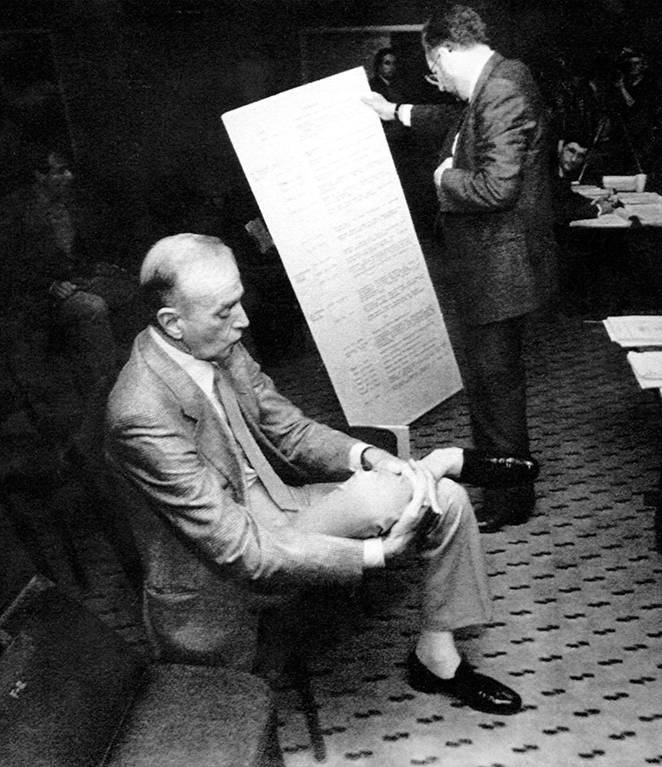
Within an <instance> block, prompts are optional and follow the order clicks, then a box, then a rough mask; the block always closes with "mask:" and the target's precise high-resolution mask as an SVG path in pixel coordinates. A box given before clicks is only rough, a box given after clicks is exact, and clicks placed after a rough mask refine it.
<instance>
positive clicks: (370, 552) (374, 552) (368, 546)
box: [363, 538, 386, 570]
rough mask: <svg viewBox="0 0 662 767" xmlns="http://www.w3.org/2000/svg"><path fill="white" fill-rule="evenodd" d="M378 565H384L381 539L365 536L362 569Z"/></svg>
mask: <svg viewBox="0 0 662 767" xmlns="http://www.w3.org/2000/svg"><path fill="white" fill-rule="evenodd" d="M378 567H382V568H383V567H386V561H385V560H384V544H383V542H382V539H381V538H366V539H365V540H364V541H363V569H364V570H373V569H375V568H378Z"/></svg>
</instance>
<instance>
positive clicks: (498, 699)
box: [407, 651, 522, 716]
mask: <svg viewBox="0 0 662 767" xmlns="http://www.w3.org/2000/svg"><path fill="white" fill-rule="evenodd" d="M407 671H408V681H409V684H410V685H411V686H412V687H413V688H414V689H415V690H419V692H429V693H434V692H438V693H442V694H443V695H450V696H452V697H453V698H457V699H458V700H460V701H462V703H466V704H467V706H469V707H470V708H473V709H475V710H476V711H483V712H484V713H486V714H496V715H497V716H503V715H508V714H516V713H517V712H518V711H520V710H521V708H522V699H521V698H520V696H519V695H518V694H517V693H516V692H515V690H511V689H510V687H506V685H505V684H501V682H497V680H496V679H492V677H489V676H485V675H484V674H478V673H477V672H475V671H474V670H473V669H472V668H471V666H470V665H469V664H468V663H467V662H466V661H465V660H462V661H461V662H460V665H459V666H458V667H457V670H456V671H455V676H454V677H453V678H452V679H442V678H441V677H438V676H437V675H436V674H433V673H432V671H430V669H428V668H427V666H425V665H423V663H421V661H420V660H419V659H418V656H417V655H416V652H414V651H412V652H411V654H410V656H409V660H408V661H407Z"/></svg>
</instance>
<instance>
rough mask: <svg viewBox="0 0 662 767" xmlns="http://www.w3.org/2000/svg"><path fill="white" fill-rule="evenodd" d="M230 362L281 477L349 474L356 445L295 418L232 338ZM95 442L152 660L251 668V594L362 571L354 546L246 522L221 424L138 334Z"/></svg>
mask: <svg viewBox="0 0 662 767" xmlns="http://www.w3.org/2000/svg"><path fill="white" fill-rule="evenodd" d="M228 369H229V372H230V375H231V377H232V379H233V388H234V390H235V392H236V394H237V398H238V400H239V403H240V405H241V408H242V410H243V411H245V413H246V417H247V420H248V421H249V423H252V424H253V425H254V426H256V427H257V428H258V429H259V431H260V441H262V442H263V443H264V444H265V446H266V445H267V444H268V445H269V446H270V447H269V448H268V452H269V453H271V454H272V455H271V458H272V461H274V462H276V463H277V467H276V468H277V469H278V471H279V473H281V474H287V476H286V477H284V478H285V479H287V480H288V481H289V482H290V483H291V482H293V481H295V479H296V478H298V481H303V480H305V479H309V480H317V481H320V480H322V479H325V480H330V479H338V478H341V477H347V476H349V473H350V472H349V469H348V466H349V452H350V449H351V447H352V445H354V444H355V443H356V440H354V439H351V438H350V437H348V436H346V435H345V434H342V433H341V432H338V431H335V430H333V429H330V428H328V427H326V426H324V425H322V424H319V423H317V422H316V421H313V420H311V419H309V418H306V417H305V416H304V415H303V413H302V412H301V411H300V410H299V409H298V408H297V407H295V406H294V405H293V404H292V403H291V402H289V401H288V400H287V399H285V398H284V397H283V396H282V395H280V394H279V393H278V392H277V391H276V389H275V387H274V385H273V382H272V381H271V379H269V378H268V377H267V376H266V375H265V374H264V373H263V372H262V371H261V370H260V367H259V366H258V364H257V363H256V362H255V361H254V360H253V359H252V358H251V357H250V355H249V354H248V352H247V351H246V350H245V349H244V348H243V347H242V346H237V347H235V349H234V351H233V354H232V358H231V360H230V362H229V364H228ZM106 450H107V457H108V459H109V461H110V464H111V466H112V467H113V468H114V470H115V473H116V476H117V481H118V486H119V489H120V490H121V491H122V494H123V504H124V510H125V512H126V514H127V516H128V519H129V522H130V523H131V526H132V529H133V532H134V536H135V538H136V543H137V544H138V547H139V549H140V553H141V559H142V562H143V566H144V569H145V584H144V613H145V619H146V624H147V628H148V632H149V633H150V637H151V640H152V645H153V648H154V650H155V653H156V655H157V656H160V657H161V658H163V659H168V660H171V661H179V662H197V663H209V664H222V665H233V666H237V667H240V668H250V666H251V663H252V660H253V654H254V650H255V631H256V623H257V616H258V612H257V607H258V606H259V605H260V604H261V603H262V604H263V603H264V597H263V596H262V595H264V594H266V595H269V594H274V593H282V592H292V591H295V590H296V589H297V588H299V587H302V586H312V585H315V584H320V583H331V582H334V583H335V582H342V581H349V580H355V579H358V578H359V577H360V575H361V573H362V567H363V544H362V542H361V541H357V540H348V539H343V538H337V537H332V536H326V535H321V534H311V533H301V532H297V531H296V530H294V529H292V528H291V527H290V526H288V525H286V526H284V527H282V528H279V529H278V531H277V532H274V531H273V530H272V529H268V528H266V527H265V526H264V525H263V524H262V523H261V522H260V521H259V520H257V519H256V518H255V516H254V515H253V514H252V512H251V509H250V506H249V505H248V502H247V496H246V487H245V480H244V476H243V471H242V469H241V458H240V456H239V454H238V453H237V448H236V445H235V441H234V439H233V438H232V435H231V434H230V432H229V428H228V426H227V425H226V424H225V423H224V422H223V420H222V419H221V418H220V417H219V416H218V414H217V412H216V411H215V409H214V407H213V406H212V404H211V403H210V402H209V400H208V399H207V397H206V396H205V395H204V394H203V392H202V391H201V390H200V388H199V387H198V386H197V385H196V384H195V383H194V382H193V380H192V379H191V378H190V377H189V376H188V374H187V373H185V372H184V370H183V369H182V368H181V367H180V366H179V365H178V364H177V363H176V362H174V361H173V360H172V359H171V358H170V357H169V356H168V355H167V354H166V353H165V352H164V351H163V349H161V348H160V347H159V346H158V344H156V343H155V341H154V339H153V338H152V337H151V334H150V333H149V332H148V331H143V332H142V333H141V334H140V335H138V337H137V338H136V341H135V343H134V346H133V350H132V352H131V357H130V359H129V361H128V363H127V364H126V365H125V367H124V369H123V370H122V372H121V373H120V376H119V378H118V380H117V383H116V384H115V387H114V389H113V391H112V392H111V395H110V397H109V401H108V410H107V444H106ZM260 600H261V601H260Z"/></svg>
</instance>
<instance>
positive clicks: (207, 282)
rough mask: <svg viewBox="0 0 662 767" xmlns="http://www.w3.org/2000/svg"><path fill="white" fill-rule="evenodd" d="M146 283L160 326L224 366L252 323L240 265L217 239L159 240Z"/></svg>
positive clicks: (145, 268) (144, 273) (146, 265)
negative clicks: (245, 307) (248, 313)
mask: <svg viewBox="0 0 662 767" xmlns="http://www.w3.org/2000/svg"><path fill="white" fill-rule="evenodd" d="M140 284H141V287H142V290H143V292H144V294H145V297H146V299H147V300H148V301H149V302H150V308H151V309H152V322H153V323H154V325H156V327H157V328H159V329H160V331H161V332H162V333H164V334H165V336H166V338H167V339H168V340H169V341H171V342H172V343H174V344H175V345H176V346H178V347H179V348H181V349H183V350H184V351H187V352H188V353H189V354H191V355H193V356H194V357H196V358H197V359H201V360H207V361H209V362H215V363H218V364H223V363H224V362H225V360H227V359H228V358H229V356H230V355H231V353H232V349H233V348H234V346H235V344H237V343H238V342H239V341H240V340H241V336H242V334H243V332H244V330H245V329H246V328H247V327H248V318H247V317H246V314H245V312H244V309H243V306H242V305H241V299H242V296H243V294H244V289H243V286H242V284H241V277H240V276H239V270H238V269H237V264H236V262H235V260H234V256H233V255H232V251H231V250H230V248H228V246H227V245H225V244H224V243H223V242H222V241H221V240H219V239H218V238H217V237H209V236H207V235H202V234H175V235H173V236H171V237H164V238H163V239H162V240H159V241H158V242H157V243H156V244H155V245H154V246H153V247H152V248H151V249H150V251H149V253H148V254H147V255H146V256H145V260H144V262H143V265H142V268H141V270H140Z"/></svg>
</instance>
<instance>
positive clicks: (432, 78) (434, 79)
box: [423, 50, 441, 88]
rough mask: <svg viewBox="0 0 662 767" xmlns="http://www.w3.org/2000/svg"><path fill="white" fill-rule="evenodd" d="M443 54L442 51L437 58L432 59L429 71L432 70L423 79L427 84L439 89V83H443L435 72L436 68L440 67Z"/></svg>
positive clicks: (437, 54)
mask: <svg viewBox="0 0 662 767" xmlns="http://www.w3.org/2000/svg"><path fill="white" fill-rule="evenodd" d="M440 54H441V51H440V50H438V51H437V53H436V55H435V57H434V58H433V59H432V63H430V62H429V61H428V69H429V70H430V71H429V73H428V74H427V75H423V79H424V80H425V82H426V83H429V84H430V85H434V86H436V87H437V88H438V87H439V83H440V82H441V79H440V77H439V75H438V74H437V73H436V72H435V70H436V68H437V67H438V66H439V55H440Z"/></svg>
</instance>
